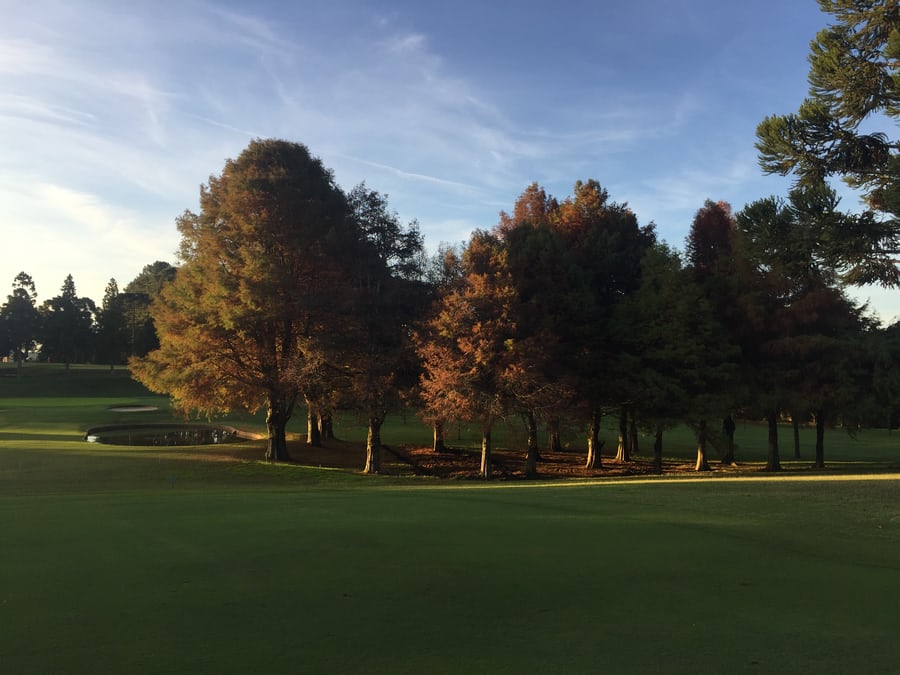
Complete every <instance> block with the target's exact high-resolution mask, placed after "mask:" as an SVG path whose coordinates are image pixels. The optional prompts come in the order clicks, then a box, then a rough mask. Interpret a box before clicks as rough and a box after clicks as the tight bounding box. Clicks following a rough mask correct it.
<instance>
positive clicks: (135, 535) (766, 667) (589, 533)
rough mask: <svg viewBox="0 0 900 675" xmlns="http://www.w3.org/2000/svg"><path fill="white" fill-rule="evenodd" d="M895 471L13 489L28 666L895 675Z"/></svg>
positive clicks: (13, 559)
mask: <svg viewBox="0 0 900 675" xmlns="http://www.w3.org/2000/svg"><path fill="white" fill-rule="evenodd" d="M897 487H898V485H897V482H896V481H892V482H891V481H880V482H865V481H857V482H843V481H832V482H829V483H808V484H807V483H791V484H779V483H777V482H758V483H754V484H752V485H748V484H745V483H734V482H728V481H706V482H704V483H701V484H688V483H658V484H654V485H643V486H627V485H624V486H623V485H604V486H585V487H568V488H558V487H557V488H551V487H529V486H514V487H505V488H504V487H491V488H475V487H468V488H467V487H453V488H435V489H420V488H408V487H407V488H398V487H395V488H386V487H383V486H380V485H379V486H372V485H371V484H370V485H369V486H368V487H366V488H360V489H356V488H354V487H353V486H351V485H350V484H349V483H344V484H342V485H340V486H332V487H329V488H320V489H307V490H303V491H298V490H295V489H289V490H285V489H280V488H278V487H276V486H271V487H270V488H269V489H265V490H252V491H246V490H245V491H239V492H237V493H231V492H228V491H221V490H217V489H202V490H195V489H190V490H185V489H173V490H168V491H160V492H155V493H154V492H146V491H145V492H141V493H131V494H82V495H67V496H43V497H30V498H9V497H6V498H0V531H2V532H3V533H4V542H5V543H4V555H3V556H2V557H0V571H2V578H3V580H4V584H3V590H2V592H0V621H2V623H3V625H4V631H2V632H0V654H2V655H3V662H4V670H6V671H7V672H16V673H47V672H68V673H89V672H90V673H95V672H134V673H141V672H144V673H161V672H167V673H176V672H184V673H188V672H221V673H226V672H228V673H231V672H234V673H237V672H261V671H266V672H277V673H289V672H344V673H375V672H385V673H421V672H430V673H466V672H477V671H481V672H491V673H507V672H508V673H521V672H567V673H578V672H584V673H595V672H610V673H613V672H666V673H692V672H693V673H696V672H709V673H713V672H717V673H718V672H754V673H760V672H765V673H784V672H794V673H804V672H805V673H828V672H835V673H838V672H860V669H863V670H864V671H865V672H868V673H879V672H880V673H888V672H896V670H895V668H896V664H897V662H898V659H900V651H898V650H900V647H898V644H897V641H896V634H897V631H898V629H900V612H898V610H900V605H898V603H900V560H898V550H900V504H898V502H897Z"/></svg>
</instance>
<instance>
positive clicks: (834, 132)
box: [756, 0, 900, 286]
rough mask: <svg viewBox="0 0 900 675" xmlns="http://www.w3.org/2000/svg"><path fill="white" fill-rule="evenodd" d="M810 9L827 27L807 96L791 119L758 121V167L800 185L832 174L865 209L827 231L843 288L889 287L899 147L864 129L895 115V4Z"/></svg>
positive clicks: (898, 279)
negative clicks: (843, 269) (855, 192)
mask: <svg viewBox="0 0 900 675" xmlns="http://www.w3.org/2000/svg"><path fill="white" fill-rule="evenodd" d="M819 5H820V6H821V8H822V10H823V11H824V12H826V13H827V14H830V15H831V16H832V18H833V22H832V23H831V24H830V25H829V26H827V27H826V28H824V29H822V30H821V31H820V32H819V33H818V35H817V36H816V38H815V39H814V40H813V41H812V42H811V44H810V54H809V63H810V70H809V85H810V88H809V96H808V98H807V99H806V100H805V101H804V102H803V103H802V105H801V106H800V108H799V110H798V111H797V112H796V113H791V114H787V115H773V116H770V117H767V118H765V119H764V120H763V121H762V122H761V123H760V125H759V127H758V129H757V138H758V142H757V144H756V147H757V149H758V150H759V158H760V165H761V167H762V168H763V171H765V172H767V173H779V174H781V175H787V174H791V173H793V174H794V175H795V176H796V177H797V179H798V181H799V183H800V184H801V185H803V186H805V187H814V186H816V185H817V184H820V183H822V182H823V181H825V180H826V179H828V178H829V177H831V176H839V177H843V178H844V180H846V182H847V183H848V184H849V185H850V186H851V187H853V188H857V189H859V190H861V191H862V192H863V194H864V195H865V198H866V202H867V204H868V207H869V211H868V212H867V213H865V214H863V215H861V216H859V217H858V218H857V219H856V220H855V221H853V222H850V223H846V225H847V226H846V227H843V228H837V229H835V230H834V231H833V233H832V237H831V242H830V245H831V246H832V250H833V251H834V252H835V253H837V254H839V255H840V256H841V257H842V258H843V260H844V261H845V263H846V264H847V265H848V266H849V270H848V275H847V279H848V280H849V281H850V282H852V283H871V282H880V283H882V284H885V285H893V286H897V285H900V272H898V270H897V266H896V255H897V254H898V252H900V230H898V222H897V218H898V217H900V144H898V139H897V138H896V137H892V136H891V134H890V133H888V132H885V131H872V130H871V127H873V126H876V127H877V126H878V125H880V124H883V123H885V122H890V121H892V120H896V119H897V118H898V116H900V70H898V63H900V61H898V59H900V8H898V3H897V2H896V1H895V0H890V1H887V2H873V1H872V0H819ZM864 123H865V124H864ZM823 244H824V245H826V246H827V245H829V242H827V241H826V242H823Z"/></svg>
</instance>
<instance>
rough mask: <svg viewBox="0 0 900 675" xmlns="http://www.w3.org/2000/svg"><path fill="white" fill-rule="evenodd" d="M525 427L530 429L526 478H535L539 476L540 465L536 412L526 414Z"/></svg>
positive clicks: (526, 454) (526, 458) (526, 455)
mask: <svg viewBox="0 0 900 675" xmlns="http://www.w3.org/2000/svg"><path fill="white" fill-rule="evenodd" d="M524 416H525V426H526V427H527V428H528V449H527V451H526V452H525V477H526V478H534V477H535V476H537V463H538V437H537V433H538V432H537V420H536V419H535V417H534V412H532V411H531V410H529V411H528V412H526V413H524Z"/></svg>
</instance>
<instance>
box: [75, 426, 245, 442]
mask: <svg viewBox="0 0 900 675" xmlns="http://www.w3.org/2000/svg"><path fill="white" fill-rule="evenodd" d="M84 440H86V441H88V442H89V443H106V444H109V445H151V446H152V445H156V446H173V445H218V444H221V443H234V442H236V441H240V440H241V438H240V436H239V434H238V431H237V429H232V428H230V427H217V426H210V425H198V424H169V425H159V424H135V425H131V426H125V425H121V426H108V427H96V428H94V429H88V432H87V433H86V434H85V436H84Z"/></svg>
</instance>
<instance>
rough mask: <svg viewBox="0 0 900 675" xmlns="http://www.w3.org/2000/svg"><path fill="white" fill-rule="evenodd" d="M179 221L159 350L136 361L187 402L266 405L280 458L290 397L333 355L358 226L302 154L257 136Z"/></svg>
mask: <svg viewBox="0 0 900 675" xmlns="http://www.w3.org/2000/svg"><path fill="white" fill-rule="evenodd" d="M200 207H201V208H200V212H199V213H196V214H195V213H192V212H190V211H186V212H185V213H184V214H183V215H182V216H181V217H180V218H179V219H178V229H179V231H180V233H181V247H180V257H181V261H182V264H181V266H180V267H179V269H178V273H177V275H176V276H175V279H174V280H173V281H172V282H171V283H169V284H167V285H166V286H165V287H164V288H163V290H162V292H161V293H160V295H159V298H158V299H157V300H156V301H155V302H154V303H153V305H152V308H151V314H152V316H153V319H154V321H155V323H156V327H157V331H158V332H159V339H160V347H159V349H157V350H155V351H153V352H151V353H150V354H148V356H147V357H146V358H144V359H137V360H133V361H132V368H133V370H134V372H135V374H136V376H137V377H138V378H139V379H140V380H141V381H142V382H144V383H145V384H146V385H147V386H148V387H150V388H151V389H152V390H155V391H160V392H165V393H169V394H171V395H172V397H173V400H174V402H175V404H176V405H177V406H178V407H180V408H182V409H185V410H190V409H201V410H206V411H209V412H212V411H226V410H229V409H232V408H243V409H247V410H250V411H255V410H257V409H259V408H261V407H265V408H266V412H267V418H266V424H267V428H268V436H269V443H268V447H267V450H266V458H267V459H269V460H273V461H276V460H283V459H287V458H288V454H287V444H286V435H285V434H286V432H285V427H286V424H287V422H288V420H289V419H290V417H291V415H292V413H293V410H294V406H295V404H296V402H297V400H298V398H300V397H302V396H303V395H304V393H305V392H306V391H308V390H310V389H311V388H312V387H313V386H314V385H318V384H319V380H320V379H321V378H322V377H323V375H322V373H323V367H324V366H325V365H327V366H328V367H330V368H334V369H336V370H340V369H341V363H340V362H339V360H336V359H335V358H333V357H335V354H334V351H333V350H331V349H330V347H331V345H330V343H329V340H330V339H331V337H332V336H333V335H334V334H335V332H336V331H337V332H340V324H341V322H343V321H347V320H349V318H350V311H351V309H352V292H353V278H354V277H353V271H352V269H351V266H352V263H353V262H354V256H353V255H348V252H352V251H354V250H355V249H356V248H357V245H358V242H359V234H358V230H357V228H356V227H355V226H354V223H353V220H352V218H351V217H350V210H349V208H348V205H347V200H346V198H345V196H344V194H343V193H342V192H341V190H340V189H339V188H338V187H337V185H336V184H335V182H334V178H333V176H332V174H331V172H330V171H329V170H327V169H326V168H325V167H324V166H323V165H322V162H321V161H320V160H319V159H317V158H315V157H313V156H312V155H311V154H310V153H309V150H308V149H307V148H306V147H305V146H303V145H299V144H296V143H290V142H287V141H282V140H255V141H253V142H251V143H250V145H249V146H248V147H247V148H246V149H245V150H244V151H243V152H242V153H241V154H240V156H239V157H238V158H237V159H234V160H228V161H227V162H226V163H225V168H224V169H223V171H222V173H221V174H220V175H218V176H210V178H209V182H208V183H207V184H206V185H205V186H203V187H201V191H200Z"/></svg>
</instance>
